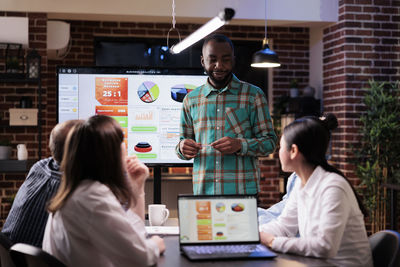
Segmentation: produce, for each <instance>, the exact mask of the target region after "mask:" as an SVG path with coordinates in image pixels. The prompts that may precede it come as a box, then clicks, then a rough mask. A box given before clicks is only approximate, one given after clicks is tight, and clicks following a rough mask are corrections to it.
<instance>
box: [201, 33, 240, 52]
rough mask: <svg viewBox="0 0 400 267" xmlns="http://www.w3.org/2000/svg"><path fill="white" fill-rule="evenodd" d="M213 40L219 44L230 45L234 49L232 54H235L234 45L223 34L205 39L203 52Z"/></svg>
mask: <svg viewBox="0 0 400 267" xmlns="http://www.w3.org/2000/svg"><path fill="white" fill-rule="evenodd" d="M212 40H214V41H216V42H217V43H228V44H229V45H230V46H231V48H232V52H234V47H233V43H232V41H231V39H229V38H228V37H226V36H225V35H223V34H212V35H209V36H207V37H206V38H204V42H203V48H202V50H203V49H204V48H205V47H206V45H207V44H208V43H209V42H210V41H212Z"/></svg>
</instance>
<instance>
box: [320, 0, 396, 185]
mask: <svg viewBox="0 0 400 267" xmlns="http://www.w3.org/2000/svg"><path fill="white" fill-rule="evenodd" d="M399 14H400V1H390V0H387V1H385V0H375V1H373V0H341V1H339V21H338V23H336V24H335V25H333V26H331V27H328V28H326V29H325V30H324V39H323V44H324V54H323V62H324V64H323V65H324V69H323V78H324V86H323V106H324V110H325V112H331V113H334V114H335V115H336V116H337V117H338V119H339V126H340V128H339V129H338V130H336V131H335V133H334V134H333V138H332V139H333V143H332V156H333V158H332V161H333V162H334V164H335V165H336V166H337V167H339V168H340V169H341V170H342V171H343V172H344V174H345V175H346V176H347V177H348V178H349V179H350V180H351V181H352V183H353V184H355V185H357V184H359V179H358V178H357V177H356V175H355V173H354V166H353V165H352V164H351V163H350V161H351V159H352V157H353V154H352V146H353V145H354V144H355V143H357V141H358V140H359V135H358V127H359V117H360V115H361V113H362V112H364V111H365V107H364V106H363V105H362V98H363V94H364V90H363V88H364V87H366V86H367V83H368V80H370V79H374V80H376V81H392V82H393V81H396V80H399V79H400V46H399V37H400V26H399V21H400V15H399Z"/></svg>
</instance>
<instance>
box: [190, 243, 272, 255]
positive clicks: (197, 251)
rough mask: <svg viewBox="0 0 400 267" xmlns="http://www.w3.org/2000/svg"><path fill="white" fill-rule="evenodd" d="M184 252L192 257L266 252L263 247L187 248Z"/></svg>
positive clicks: (215, 246) (214, 246) (220, 246)
mask: <svg viewBox="0 0 400 267" xmlns="http://www.w3.org/2000/svg"><path fill="white" fill-rule="evenodd" d="M184 250H185V252H186V253H187V254H191V255H215V256H223V255H242V256H246V255H248V254H249V253H253V252H261V251H265V250H266V248H265V247H264V246H263V245H254V244H251V245H212V246H185V247H184Z"/></svg>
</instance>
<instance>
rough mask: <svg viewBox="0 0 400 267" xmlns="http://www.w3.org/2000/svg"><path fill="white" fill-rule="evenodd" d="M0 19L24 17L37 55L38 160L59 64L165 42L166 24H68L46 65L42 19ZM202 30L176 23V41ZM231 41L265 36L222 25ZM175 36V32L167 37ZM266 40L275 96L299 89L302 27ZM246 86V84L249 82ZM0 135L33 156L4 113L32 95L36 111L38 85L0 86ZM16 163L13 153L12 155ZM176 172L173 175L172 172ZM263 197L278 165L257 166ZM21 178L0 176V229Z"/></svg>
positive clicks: (28, 139) (274, 191) (272, 188)
mask: <svg viewBox="0 0 400 267" xmlns="http://www.w3.org/2000/svg"><path fill="white" fill-rule="evenodd" d="M0 16H28V17H29V32H30V35H29V40H30V47H32V48H35V49H37V50H38V51H39V53H40V54H41V55H42V57H43V58H42V93H43V97H42V107H43V110H42V118H43V119H42V130H43V134H42V142H43V144H42V158H44V157H47V156H49V151H48V149H47V140H48V136H49V133H50V131H51V129H52V128H53V127H54V125H55V124H56V75H55V73H56V66H58V65H78V66H91V65H94V61H93V60H94V50H93V44H94V37H95V36H121V37H134V36H135V37H162V38H166V35H167V32H168V30H169V29H170V27H171V25H170V24H167V23H142V22H108V21H107V22H105V21H68V22H69V23H70V24H71V37H72V47H71V50H70V52H69V53H68V55H67V56H66V57H65V58H64V59H62V60H47V58H46V20H47V16H46V14H37V13H29V14H26V13H11V12H0ZM200 26H201V25H198V24H178V25H177V28H178V29H179V31H180V34H181V36H186V35H188V34H189V33H191V32H192V31H194V30H195V29H197V28H198V27H200ZM220 32H221V33H224V34H226V35H227V36H229V37H230V38H232V39H238V40H245V39H249V40H259V41H260V49H261V43H262V39H263V37H264V27H255V26H236V25H227V26H225V27H224V28H222V29H221V30H220ZM172 36H174V33H172ZM268 37H269V38H272V39H274V50H275V51H276V52H277V53H278V54H279V57H280V59H281V61H282V63H283V66H282V67H281V68H279V69H275V70H274V84H273V87H274V97H275V96H278V95H280V94H287V90H288V88H289V82H290V80H291V79H293V78H297V79H298V80H299V82H300V86H305V85H306V84H307V82H308V56H309V55H308V50H309V47H308V42H309V41H308V40H309V31H308V29H307V28H283V27H275V28H274V27H272V28H268ZM250 82H251V81H250ZM0 89H1V90H2V94H1V96H0V105H1V113H2V115H3V116H4V117H3V118H4V119H3V120H2V121H1V125H2V128H1V131H0V133H1V136H2V137H9V138H11V140H12V143H13V144H14V145H15V144H17V143H20V142H24V143H26V144H27V145H28V151H29V158H37V157H38V156H37V155H38V154H37V153H38V144H37V141H38V134H37V128H36V127H18V128H16V127H11V128H10V127H7V125H8V118H9V114H8V108H13V107H17V106H18V103H19V99H20V97H21V96H31V97H32V98H33V99H34V103H33V104H34V107H36V106H37V85H35V84H25V83H18V84H15V83H0ZM12 158H13V159H16V149H14V151H13V156H12ZM177 171H178V170H177ZM261 171H262V181H261V187H262V191H263V192H262V193H261V194H260V198H261V205H263V206H264V207H268V206H270V205H271V204H273V203H275V202H277V201H278V200H279V198H280V194H279V193H278V184H279V180H278V176H279V174H278V173H279V166H278V160H277V157H276V155H275V158H273V159H270V158H265V159H263V160H262V161H261ZM25 176H26V174H25V173H20V174H0V186H1V187H0V207H1V214H0V215H1V217H0V227H1V226H2V224H3V223H4V220H5V218H6V216H7V214H8V211H9V209H10V202H11V199H10V198H12V196H13V195H14V194H15V193H16V191H17V189H18V188H19V186H20V185H21V183H22V182H23V180H24V178H25Z"/></svg>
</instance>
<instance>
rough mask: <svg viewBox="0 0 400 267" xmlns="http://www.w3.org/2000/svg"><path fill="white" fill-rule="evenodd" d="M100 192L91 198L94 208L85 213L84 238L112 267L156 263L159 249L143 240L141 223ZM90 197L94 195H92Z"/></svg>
mask: <svg viewBox="0 0 400 267" xmlns="http://www.w3.org/2000/svg"><path fill="white" fill-rule="evenodd" d="M102 193H104V192H99V195H97V197H98V198H97V199H92V200H93V201H95V202H96V205H94V206H93V207H92V210H91V211H88V215H90V217H89V227H87V231H88V236H89V237H90V239H91V241H92V243H93V244H94V245H95V247H96V248H97V250H98V251H99V252H100V253H102V254H103V255H105V256H106V257H107V258H108V259H110V261H111V262H113V263H114V265H115V266H129V265H131V266H135V265H143V263H147V264H146V265H154V264H156V263H157V259H158V256H159V250H158V247H157V245H156V244H155V243H154V242H153V241H152V240H150V239H147V238H146V230H145V227H144V222H143V221H142V220H141V219H140V217H139V216H137V215H136V214H134V213H133V212H130V213H127V212H125V211H124V210H123V209H122V207H121V205H120V203H119V202H118V201H117V200H116V199H115V197H114V195H107V196H105V195H104V194H102ZM109 193H110V194H112V193H111V191H109ZM92 197H95V196H94V195H93V194H92ZM113 198H114V200H113ZM128 218H129V219H128Z"/></svg>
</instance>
